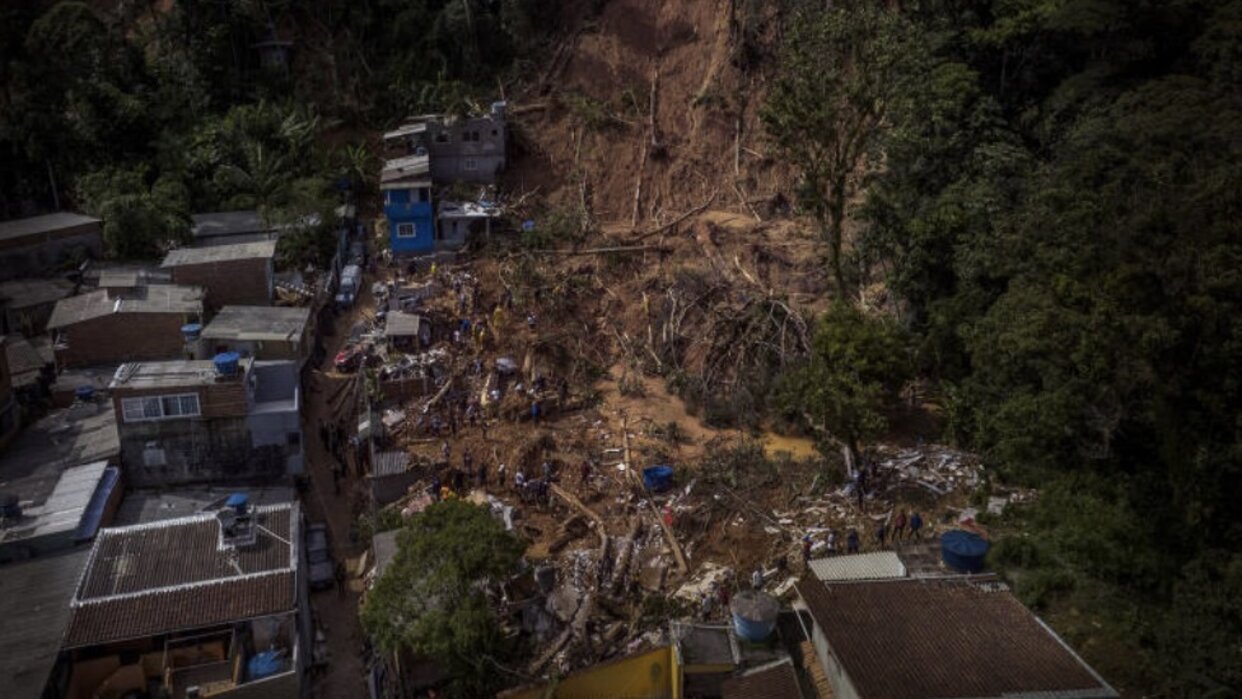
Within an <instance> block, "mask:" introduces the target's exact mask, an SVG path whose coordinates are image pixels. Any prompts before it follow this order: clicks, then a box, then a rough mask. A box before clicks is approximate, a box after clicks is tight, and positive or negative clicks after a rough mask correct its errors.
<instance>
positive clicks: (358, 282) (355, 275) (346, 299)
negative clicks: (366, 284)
mask: <svg viewBox="0 0 1242 699" xmlns="http://www.w3.org/2000/svg"><path fill="white" fill-rule="evenodd" d="M361 288H362V268H361V267H359V266H358V265H347V266H346V267H345V269H342V270H341V285H340V288H339V289H337V293H336V305H337V307H339V308H349V307H350V306H353V305H354V301H356V300H357V299H358V290H359V289H361Z"/></svg>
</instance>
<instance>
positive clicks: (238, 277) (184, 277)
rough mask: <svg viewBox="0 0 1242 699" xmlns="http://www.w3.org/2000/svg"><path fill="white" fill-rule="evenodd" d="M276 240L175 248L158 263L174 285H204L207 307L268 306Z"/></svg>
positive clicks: (272, 281)
mask: <svg viewBox="0 0 1242 699" xmlns="http://www.w3.org/2000/svg"><path fill="white" fill-rule="evenodd" d="M275 257H276V241H274V240H265V241H260V242H257V243H240V244H236V245H215V246H211V247H203V248H179V249H177V250H173V251H172V252H170V253H168V255H167V256H166V257H165V258H164V262H163V263H162V264H161V265H160V266H161V267H162V268H164V269H167V270H169V272H171V274H172V281H173V283H174V284H188V285H194V286H201V287H204V288H205V289H206V290H207V291H206V298H205V299H204V304H205V305H206V306H207V308H210V309H215V308H220V307H221V306H228V305H241V306H270V305H271V303H272V297H273V294H274V293H275V287H274V283H275V260H274V258H275Z"/></svg>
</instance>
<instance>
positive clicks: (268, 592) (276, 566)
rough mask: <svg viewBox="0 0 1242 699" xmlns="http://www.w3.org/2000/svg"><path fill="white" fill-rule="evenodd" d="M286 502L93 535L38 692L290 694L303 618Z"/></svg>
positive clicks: (295, 524)
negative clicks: (57, 650)
mask: <svg viewBox="0 0 1242 699" xmlns="http://www.w3.org/2000/svg"><path fill="white" fill-rule="evenodd" d="M302 528H303V523H302V521H301V511H300V508H299V507H298V505H297V504H296V503H285V504H279V505H262V506H253V505H251V504H250V503H249V500H248V498H247V497H246V496H245V495H244V494H240V493H239V494H236V495H234V496H231V497H230V498H228V500H227V501H226V502H225V503H224V506H223V507H221V508H220V509H218V510H215V511H209V512H203V513H197V514H193V515H189V516H185V517H180V518H176V519H169V520H164V521H159V522H149V523H143V524H137V525H132V526H126V527H117V528H110V529H104V530H102V531H100V533H99V536H98V538H97V539H96V540H95V544H94V546H93V547H92V548H91V551H90V554H89V558H88V559H87V562H86V566H85V570H84V572H83V573H82V574H81V576H80V578H78V580H77V585H76V588H75V589H74V593H73V597H72V600H71V601H70V603H69V615H68V616H69V618H68V623H67V625H66V627H65V630H64V642H63V646H62V650H61V654H60V658H59V660H58V664H57V667H56V670H55V671H54V672H53V673H52V677H51V681H50V682H49V684H48V687H47V692H48V695H50V696H58V697H66V699H90V698H91V697H100V696H116V697H120V696H131V695H132V696H138V695H139V694H141V695H142V696H147V692H148V691H149V690H150V689H152V688H156V692H157V694H158V695H159V696H167V697H208V696H210V697H215V698H216V699H242V698H243V697H246V698H249V697H265V698H272V699H296V698H297V697H300V696H302V691H303V688H302V675H303V671H304V669H305V667H306V666H307V665H308V664H309V663H308V659H309V654H310V650H311V645H310V644H311V635H310V633H311V628H310V611H309V604H308V598H307V597H308V591H307V582H306V576H305V570H306V564H305V553H304V551H303V547H302V546H301V545H300V542H301V537H302V534H301V530H302Z"/></svg>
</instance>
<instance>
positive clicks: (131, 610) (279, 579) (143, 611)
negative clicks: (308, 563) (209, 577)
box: [64, 571, 297, 648]
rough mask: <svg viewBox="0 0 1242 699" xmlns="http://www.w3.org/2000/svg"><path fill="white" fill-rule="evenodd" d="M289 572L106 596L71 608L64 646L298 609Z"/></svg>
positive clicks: (79, 645)
mask: <svg viewBox="0 0 1242 699" xmlns="http://www.w3.org/2000/svg"><path fill="white" fill-rule="evenodd" d="M294 580H295V574H294V573H293V572H292V571H284V572H278V573H272V574H270V575H261V576H255V577H247V578H240V579H238V580H226V581H221V582H219V583H215V584H209V585H202V586H196V587H186V588H176V589H170V590H161V591H156V592H153V593H150V594H145V595H137V596H132V597H119V598H108V599H104V600H102V601H98V602H87V603H85V604H79V605H77V606H75V607H74V608H73V616H72V618H71V619H70V620H69V628H68V629H67V630H66V631H65V642H64V647H65V648H77V647H81V646H94V645H99V644H102V643H109V642H112V641H123V640H126V639H132V638H145V637H148V636H154V635H157V634H162V633H170V632H173V631H180V630H183V629H196V628H202V627H205V626H214V625H216V624H226V623H229V622H233V621H240V620H242V619H253V618H255V617H262V616H268V615H271V614H279V613H282V612H288V611H290V610H292V609H294V608H295V607H296V606H297V589H296V587H295V583H294Z"/></svg>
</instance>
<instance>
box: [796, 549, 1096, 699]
mask: <svg viewBox="0 0 1242 699" xmlns="http://www.w3.org/2000/svg"><path fill="white" fill-rule="evenodd" d="M846 558H849V557H846ZM796 589H797V592H798V598H799V599H798V602H797V604H796V605H795V606H797V607H799V608H801V609H804V610H806V612H807V613H809V616H810V619H811V621H812V625H813V628H812V638H811V641H812V644H813V645H814V652H815V655H816V656H817V658H818V661H819V665H820V666H821V667H822V668H823V669H824V673H825V674H826V675H827V678H828V681H829V682H830V684H831V686H832V693H833V696H835V697H839V698H840V699H870V698H872V697H884V698H885V699H922V698H923V697H943V698H945V699H953V698H955V697H961V698H963V699H964V698H966V697H971V698H972V699H984V698H994V699H1002V698H1003V699H1022V698H1024V697H1025V698H1029V699H1035V698H1036V697H1052V696H1056V697H1076V698H1077V699H1106V698H1111V697H1116V696H1118V695H1117V692H1116V691H1115V690H1114V689H1113V688H1112V687H1110V686H1109V685H1108V684H1107V683H1106V682H1105V681H1104V680H1103V679H1102V678H1101V677H1100V676H1099V674H1097V673H1096V672H1095V671H1094V670H1093V669H1091V667H1090V666H1088V665H1087V664H1086V663H1085V662H1083V660H1082V658H1080V657H1078V655H1077V654H1076V653H1074V651H1073V650H1072V649H1070V647H1069V646H1068V645H1067V644H1066V643H1065V641H1063V640H1061V638H1060V637H1058V636H1057V635H1056V633H1054V632H1053V631H1052V629H1050V628H1049V627H1048V626H1047V625H1046V624H1045V623H1044V622H1043V621H1041V620H1040V619H1039V618H1038V617H1036V616H1035V615H1034V614H1032V613H1031V612H1030V611H1029V610H1028V609H1027V608H1026V607H1024V606H1023V605H1022V603H1021V602H1019V601H1018V599H1017V598H1016V597H1014V596H1013V595H1012V594H1010V592H1009V591H1008V588H1007V587H1005V586H1004V585H1003V584H1002V583H1000V582H998V581H997V580H996V579H995V578H993V577H990V576H965V577H956V576H955V577H941V578H922V579H918V578H895V579H887V580H865V581H864V580H858V581H846V582H824V581H822V580H819V579H816V578H805V579H803V580H802V581H800V582H799V583H798V584H797V585H796ZM894 648H899V649H901V650H900V662H893V660H894V656H893V649H894Z"/></svg>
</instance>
